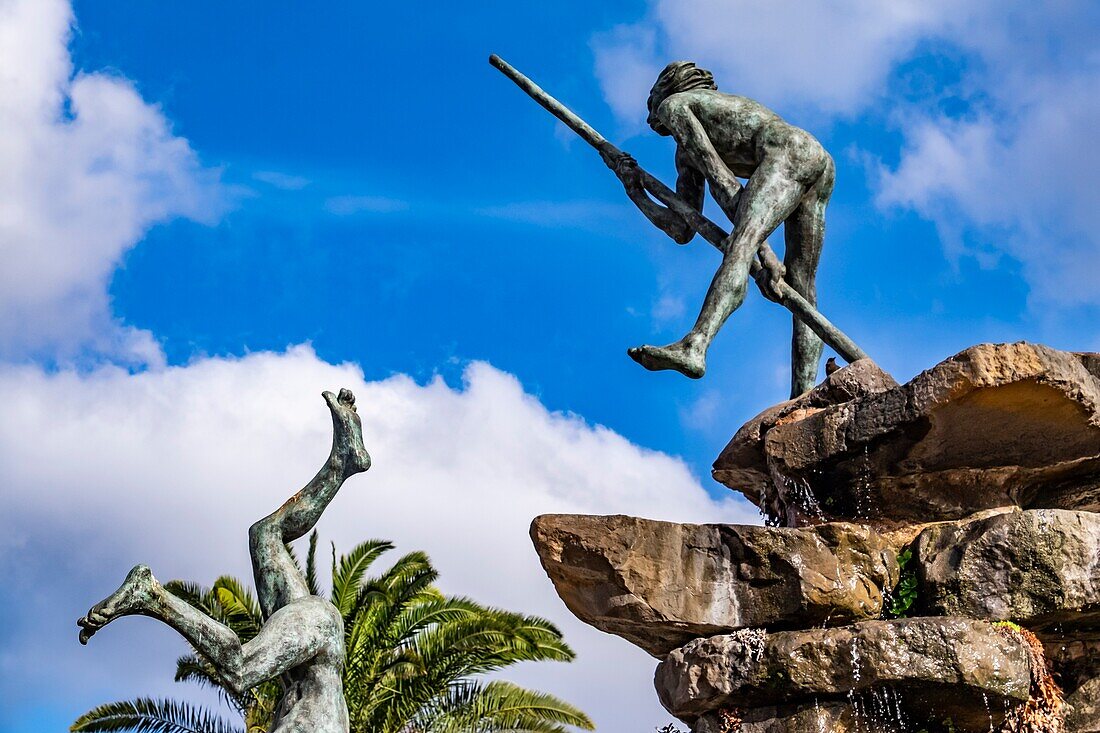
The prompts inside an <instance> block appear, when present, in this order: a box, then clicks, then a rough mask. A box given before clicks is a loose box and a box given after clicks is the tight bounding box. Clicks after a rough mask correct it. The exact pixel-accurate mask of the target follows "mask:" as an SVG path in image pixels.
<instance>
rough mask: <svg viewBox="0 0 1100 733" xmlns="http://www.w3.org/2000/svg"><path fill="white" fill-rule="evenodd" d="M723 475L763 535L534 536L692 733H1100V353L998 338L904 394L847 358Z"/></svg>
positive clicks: (870, 367) (644, 531)
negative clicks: (653, 666) (653, 662)
mask: <svg viewBox="0 0 1100 733" xmlns="http://www.w3.org/2000/svg"><path fill="white" fill-rule="evenodd" d="M714 476H715V478H716V479H717V480H719V481H720V482H722V483H724V484H726V485H727V486H729V487H730V488H731V489H734V490H736V491H739V492H741V493H743V494H744V495H745V496H746V497H747V498H748V499H749V500H750V501H752V502H753V503H755V504H756V505H757V506H759V507H760V509H761V511H762V512H763V513H764V514H765V516H766V517H767V519H768V524H769V525H770V526H766V527H755V526H728V525H717V524H708V525H688V524H672V523H667V522H654V521H650V520H644V519H636V518H633V517H623V516H614V517H589V516H574V515H548V516H543V517H539V518H537V519H536V520H535V522H534V524H533V525H532V529H531V534H532V539H533V540H534V543H535V546H536V548H537V550H538V552H539V555H540V557H541V559H542V562H543V566H544V568H545V569H546V571H547V574H548V575H549V576H550V578H551V580H552V581H553V583H554V585H555V587H556V588H557V590H558V593H559V595H560V596H561V597H562V599H563V600H564V601H565V603H566V605H568V607H569V608H570V610H572V611H573V613H575V614H576V615H577V616H578V617H579V618H581V619H582V620H584V621H586V622H587V623H589V624H591V625H593V626H595V627H596V628H599V629H601V630H603V631H607V632H609V633H612V634H617V635H619V636H622V637H623V638H625V639H627V640H628V641H631V642H632V643H634V644H636V645H638V646H640V647H641V648H643V649H645V650H646V651H647V652H649V653H650V654H652V655H654V656H655V657H657V658H659V659H660V660H661V662H660V663H659V665H658V667H657V672H656V678H655V683H656V687H657V693H658V696H659V698H660V700H661V702H662V703H663V704H664V706H665V707H666V708H667V709H668V710H669V712H671V713H672V714H673V715H675V716H677V717H678V718H680V719H681V720H683V721H684V722H685V723H687V724H689V725H691V727H692V730H693V731H694V733H734V732H735V731H736V732H739V733H784V732H786V731H790V732H794V731H853V732H854V731H883V732H884V733H891V732H897V733H901V732H912V733H918V732H920V731H926V732H927V733H934V732H936V731H958V732H960V733H962V732H963V731H968V732H974V733H979V732H982V733H984V732H987V731H1033V732H1035V733H1040V732H1045V733H1063V732H1065V733H1086V732H1090V731H1097V732H1100V355H1095V354H1077V353H1069V352H1061V351H1056V350H1053V349H1049V348H1046V347H1042V346H1035V345H1030V344H1023V343H1021V344H1011V345H989V344H985V345H980V346H975V347H972V348H970V349H967V350H966V351H963V352H962V353H960V354H958V355H956V356H954V357H952V358H950V359H948V360H946V361H944V362H942V363H940V364H938V365H937V366H935V367H933V368H932V369H929V370H928V371H926V372H923V373H922V374H920V375H918V376H917V377H915V378H914V379H912V380H911V381H909V382H908V383H906V384H904V385H898V384H897V383H896V382H895V381H894V380H893V379H892V378H891V377H890V376H889V375H887V374H886V373H885V372H883V371H882V370H881V369H879V368H878V367H876V366H875V365H874V364H873V363H871V362H870V361H867V360H861V361H857V362H855V363H853V364H851V365H849V366H847V367H844V368H842V369H839V370H836V371H833V372H832V373H831V374H829V376H828V377H827V378H826V380H825V382H823V383H822V384H821V385H819V386H818V387H816V388H815V389H813V390H812V391H810V392H808V393H807V394H805V395H803V396H801V397H799V398H797V399H794V400H791V401H789V402H785V403H783V404H780V405H777V406H775V407H772V408H769V409H768V410H765V411H764V412H763V413H761V414H760V415H758V416H757V417H756V418H754V419H752V420H750V421H749V422H748V423H747V424H746V425H745V426H744V427H742V428H741V429H740V430H739V431H738V432H737V434H736V435H735V436H734V438H733V439H732V440H731V441H730V443H729V445H728V446H727V447H726V448H725V450H723V451H722V453H721V455H720V456H719V457H718V459H717V461H716V462H715V465H714ZM1055 682H1057V683H1058V685H1060V686H1061V689H1060V690H1059V689H1058V688H1057V687H1056V686H1055V684H1054V683H1055ZM1063 697H1064V704H1063Z"/></svg>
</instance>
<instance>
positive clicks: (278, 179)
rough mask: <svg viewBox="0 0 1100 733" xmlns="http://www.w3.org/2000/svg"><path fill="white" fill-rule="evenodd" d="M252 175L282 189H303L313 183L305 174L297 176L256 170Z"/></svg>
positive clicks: (260, 180)
mask: <svg viewBox="0 0 1100 733" xmlns="http://www.w3.org/2000/svg"><path fill="white" fill-rule="evenodd" d="M252 177H253V178H254V179H255V180H257V181H259V182H260V183H266V184H267V185H269V186H274V187H275V188H277V189H279V190H280V191H301V190H302V189H303V188H305V187H306V186H308V185H309V184H310V183H311V181H310V180H309V179H308V178H305V177H304V176H295V175H293V174H290V173H282V172H280V171H256V172H255V173H253V174H252Z"/></svg>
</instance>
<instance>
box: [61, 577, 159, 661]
mask: <svg viewBox="0 0 1100 733" xmlns="http://www.w3.org/2000/svg"><path fill="white" fill-rule="evenodd" d="M156 590H157V581H156V578H154V577H153V573H152V571H150V570H149V568H148V567H146V566H145V565H138V566H136V567H135V568H134V569H133V570H131V571H130V572H129V574H128V575H127V576H126V580H124V581H122V585H120V586H119V587H118V590H116V591H115V592H114V593H112V594H111V595H109V596H107V597H106V598H104V599H103V600H102V601H100V602H99V603H97V604H95V605H94V606H92V608H91V610H90V611H88V615H87V616H84V617H82V618H81V619H80V620H79V621H77V622H76V624H77V626H79V627H80V643H81V644H87V643H88V639H91V638H92V634H94V633H95V632H97V631H99V630H100V629H102V628H103V627H104V626H106V625H107V624H109V623H111V622H112V621H114V620H115V619H116V618H119V617H121V616H131V615H133V614H136V613H141V612H142V611H144V610H146V609H148V608H149V606H150V604H151V603H152V602H153V598H154V596H155V595H156Z"/></svg>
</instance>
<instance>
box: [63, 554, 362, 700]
mask: <svg viewBox="0 0 1100 733" xmlns="http://www.w3.org/2000/svg"><path fill="white" fill-rule="evenodd" d="M134 615H140V616H148V617H150V618H155V619H157V620H158V621H161V622H163V623H165V624H167V625H169V626H171V627H172V628H173V629H175V630H176V631H178V632H179V633H180V634H181V635H182V636H183V637H184V638H185V639H187V641H188V642H189V643H190V644H191V646H192V647H194V648H195V650H196V651H198V652H199V653H200V654H202V655H203V656H204V657H205V658H207V659H208V660H210V662H211V663H212V664H213V665H214V667H215V668H216V669H217V670H218V673H219V674H220V675H221V676H222V678H223V679H224V680H225V682H226V684H228V685H229V686H230V687H231V688H232V689H233V690H234V691H236V692H244V691H245V690H248V689H250V688H252V687H254V686H256V685H258V684H259V683H261V682H263V681H265V680H268V679H271V678H273V677H275V676H277V675H279V674H282V673H283V672H286V671H287V670H289V669H291V668H293V667H296V666H298V665H300V664H303V663H305V662H308V661H309V660H310V659H313V658H314V657H316V656H317V655H318V654H319V653H321V652H322V651H324V650H326V649H329V648H332V649H338V648H339V645H340V644H341V639H340V621H339V618H338V617H337V616H336V609H335V607H334V606H332V604H330V603H328V602H327V601H325V600H324V599H322V598H307V599H302V600H300V601H297V602H295V603H292V604H290V605H288V606H286V607H284V608H282V609H280V610H279V611H278V612H276V613H274V614H273V615H272V616H271V618H270V619H268V621H267V623H265V624H264V625H263V627H262V628H261V629H260V631H259V633H258V634H257V635H256V636H255V638H253V639H252V640H250V641H249V642H248V643H247V644H244V645H242V644H241V641H240V639H239V638H238V637H237V635H236V634H235V633H233V631H232V630H231V629H230V628H229V627H227V626H225V625H223V624H220V623H218V622H217V621H215V620H214V619H212V618H210V617H209V616H207V615H206V614H205V613H203V612H202V611H199V610H198V609H196V608H194V607H193V606H191V604H189V603H187V602H186V601H184V600H183V599H181V598H177V597H176V596H174V595H173V594H172V593H170V592H169V591H167V590H165V588H164V587H163V586H161V585H160V583H158V582H157V581H156V579H155V578H154V577H153V574H152V573H151V572H150V571H149V568H147V567H145V566H144V565H138V566H137V567H135V568H134V569H133V570H131V571H130V574H129V575H127V576H126V580H125V581H123V583H122V585H121V586H120V587H119V589H118V590H117V591H115V592H114V593H112V594H111V595H110V596H108V597H107V598H105V599H104V600H103V601H101V602H99V603H98V604H96V605H95V606H93V607H92V609H91V610H90V611H89V612H88V615H87V616H85V617H84V618H82V619H80V621H79V622H78V623H79V624H80V626H81V627H82V630H81V632H80V641H81V643H87V641H88V638H89V637H91V635H92V634H94V633H95V632H96V631H98V630H99V629H101V628H103V626H106V625H107V624H109V623H110V622H111V621H114V620H115V619H117V618H121V617H122V616H134Z"/></svg>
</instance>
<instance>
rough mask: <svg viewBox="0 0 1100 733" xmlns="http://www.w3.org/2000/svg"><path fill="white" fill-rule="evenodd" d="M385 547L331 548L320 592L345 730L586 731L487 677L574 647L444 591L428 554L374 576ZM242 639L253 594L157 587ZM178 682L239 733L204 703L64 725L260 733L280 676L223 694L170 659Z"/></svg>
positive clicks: (531, 623)
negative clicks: (231, 716) (237, 718)
mask: <svg viewBox="0 0 1100 733" xmlns="http://www.w3.org/2000/svg"><path fill="white" fill-rule="evenodd" d="M392 549H393V545H392V544H390V543H389V542H384V541H381V540H371V541H368V542H364V543H362V544H361V545H359V546H358V547H356V548H355V549H353V550H352V551H351V552H350V553H348V554H347V555H343V556H340V557H339V558H337V557H336V550H335V547H334V548H333V560H332V590H331V592H330V593H329V595H328V597H329V599H330V600H331V601H332V603H333V604H334V605H335V606H336V607H337V608H338V609H340V613H341V615H342V616H343V618H344V635H345V646H346V650H347V662H346V664H345V667H344V696H345V697H346V699H347V703H348V712H349V714H350V718H351V731H352V733H495V732H497V731H501V732H503V731H508V732H509V733H564V732H565V731H566V730H567V728H566V726H576V727H579V728H583V729H585V730H593V728H594V726H593V724H592V721H591V720H590V719H589V718H588V716H586V715H585V714H584V713H583V712H582V711H580V710H578V709H577V708H575V707H573V706H572V705H569V704H568V703H566V702H564V701H562V700H559V699H557V698H555V697H553V696H551V695H547V694H544V693H540V692H536V691H533V690H528V689H525V688H523V687H520V686H518V685H514V684H512V683H510V682H505V681H502V680H492V681H486V680H485V679H484V675H486V674H488V673H491V672H495V671H497V670H500V669H503V668H504V667H508V666H510V665H513V664H516V663H517V662H523V661H544V660H555V661H563V662H567V661H571V660H572V659H573V658H574V654H573V651H572V650H571V649H570V648H569V647H568V646H567V645H566V644H565V642H564V641H563V640H562V637H561V633H560V632H559V631H558V630H557V629H556V628H555V627H554V626H553V625H552V624H551V623H550V622H549V621H546V620H545V619H541V618H538V617H535V616H524V615H521V614H517V613H512V612H510V611H503V610H500V609H495V608H488V607H486V606H482V605H479V604H477V603H475V602H474V601H472V600H470V599H468V598H461V597H453V596H446V595H444V594H442V593H441V592H440V591H439V590H438V589H436V588H435V586H434V585H433V584H434V583H435V580H436V579H437V577H438V573H437V572H436V570H435V568H433V567H432V565H431V562H430V561H429V559H428V557H427V555H425V554H424V553H422V552H412V553H409V554H407V555H405V556H404V557H402V558H400V559H399V560H398V561H397V562H396V563H394V565H393V566H392V567H391V568H390V569H389V570H387V571H385V572H384V573H382V574H381V575H380V576H378V577H368V575H367V572H368V571H369V569H370V567H371V565H372V564H373V563H374V562H375V561H376V560H377V559H378V558H379V557H380V556H382V555H383V554H384V553H386V552H388V551H389V550H392ZM316 558H317V533H316V532H314V533H313V534H312V535H311V536H310V539H309V554H308V555H307V557H306V567H305V577H306V581H307V583H308V584H309V587H310V592H311V593H314V594H316V595H322V594H321V592H320V590H319V588H318V583H317V565H316ZM166 587H167V588H168V589H169V590H170V591H171V592H172V593H174V594H176V595H178V596H179V597H180V598H183V599H184V600H186V601H187V602H188V603H190V604H191V605H193V606H194V607H195V608H198V609H199V610H201V611H203V612H204V613H206V614H207V615H209V616H210V617H211V618H214V619H216V620H218V621H220V622H221V623H224V624H226V625H227V626H229V627H230V628H232V629H233V630H234V631H235V632H236V633H237V635H238V636H240V638H241V641H242V642H246V641H248V640H249V639H251V638H252V637H254V636H255V635H256V633H257V632H258V631H259V628H260V625H261V624H262V623H263V617H262V614H261V612H260V607H259V604H258V603H257V602H256V599H255V596H254V595H253V594H252V592H251V591H250V590H249V589H248V588H247V587H246V586H245V585H244V584H242V583H241V582H240V581H238V580H236V579H234V578H231V577H228V576H223V577H221V578H218V580H217V581H215V583H214V585H213V587H212V588H203V587H201V586H199V585H196V584H193V583H184V582H180V581H173V582H171V583H169V584H167V586H166ZM176 681H190V682H197V683H199V684H202V685H206V686H208V687H211V688H213V689H215V690H217V691H218V692H219V693H220V694H221V695H222V697H223V699H224V700H225V701H226V702H227V703H228V705H229V706H230V707H232V708H234V709H235V710H236V711H237V712H238V713H240V715H241V718H242V720H243V723H244V727H243V728H241V727H239V726H237V725H234V724H232V723H229V722H227V721H226V720H224V719H222V718H219V717H218V716H217V715H216V714H214V713H212V712H210V711H207V710H205V709H202V708H197V707H194V706H190V705H188V704H186V703H181V702H177V701H173V700H151V699H148V698H139V699H136V700H131V701H126V702H116V703H108V704H106V705H101V706H99V707H97V708H95V709H93V710H90V711H88V712H87V713H85V714H84V715H82V716H81V717H80V718H79V719H77V721H76V722H75V723H73V725H72V727H71V729H70V730H72V731H87V732H89V733H92V732H102V733H107V732H113V731H135V732H136V733H241V732H242V730H243V731H245V733H267V731H268V730H269V729H270V726H271V723H272V718H273V716H274V713H275V707H276V705H277V703H278V701H279V698H280V696H281V694H282V686H281V684H280V683H279V681H278V680H271V681H268V682H265V683H264V684H262V685H259V686H258V687H255V688H253V689H252V690H249V691H248V692H247V693H245V694H244V695H238V694H235V693H233V692H232V691H230V690H229V689H228V688H227V687H226V686H225V685H224V684H222V682H221V680H220V679H219V678H218V673H217V671H216V670H215V669H214V668H213V666H212V665H210V664H209V662H208V661H207V660H205V659H203V658H202V656H201V655H200V654H198V653H192V654H187V655H185V656H183V657H180V658H179V659H178V660H177V662H176Z"/></svg>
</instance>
